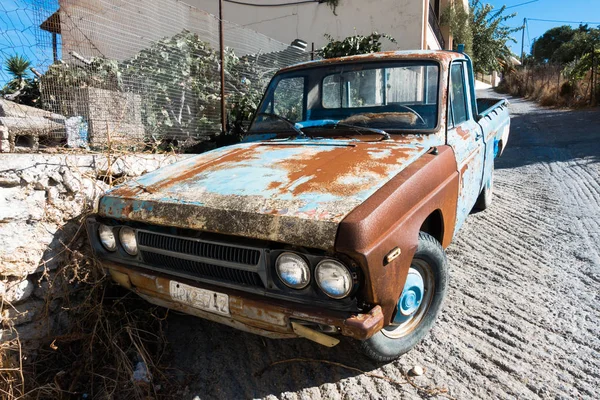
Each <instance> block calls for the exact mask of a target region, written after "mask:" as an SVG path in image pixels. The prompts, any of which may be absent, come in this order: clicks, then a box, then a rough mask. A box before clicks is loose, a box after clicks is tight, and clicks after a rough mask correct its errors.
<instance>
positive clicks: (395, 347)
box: [360, 232, 448, 361]
mask: <svg viewBox="0 0 600 400" xmlns="http://www.w3.org/2000/svg"><path fill="white" fill-rule="evenodd" d="M447 282H448V267H447V261H446V254H445V252H444V249H443V248H442V246H441V245H440V243H439V242H438V241H437V240H435V238H433V237H432V236H431V235H429V234H427V233H424V232H420V233H419V246H418V248H417V251H416V253H415V256H414V258H413V261H412V263H411V266H410V269H409V272H408V276H407V278H406V283H405V284H404V288H403V290H402V294H401V295H400V298H399V299H398V303H397V307H396V313H395V316H394V318H393V320H392V324H390V325H389V326H387V327H385V328H383V329H382V330H381V331H379V332H377V333H376V334H375V335H373V336H372V337H371V338H369V339H367V340H364V341H362V342H361V343H360V347H361V350H362V351H363V352H364V353H365V354H366V355H367V356H369V357H370V358H372V359H373V360H376V361H390V360H393V359H395V358H397V357H399V356H400V355H402V354H404V353H406V352H408V351H409V350H410V349H412V348H413V347H414V346H415V345H416V344H417V343H419V342H420V341H421V339H423V338H424V337H425V335H426V334H427V333H428V332H429V330H430V329H431V327H432V326H433V323H434V322H435V319H436V317H437V314H438V313H439V311H440V309H441V307H442V302H443V299H444V297H445V295H446V288H447Z"/></svg>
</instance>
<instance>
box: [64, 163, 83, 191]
mask: <svg viewBox="0 0 600 400" xmlns="http://www.w3.org/2000/svg"><path fill="white" fill-rule="evenodd" d="M60 174H61V175H62V179H63V182H62V183H63V185H65V188H67V190H68V191H69V192H71V193H77V192H79V189H80V183H79V181H78V180H77V179H76V178H75V176H73V173H72V172H71V170H70V169H69V168H67V167H62V168H61V169H60Z"/></svg>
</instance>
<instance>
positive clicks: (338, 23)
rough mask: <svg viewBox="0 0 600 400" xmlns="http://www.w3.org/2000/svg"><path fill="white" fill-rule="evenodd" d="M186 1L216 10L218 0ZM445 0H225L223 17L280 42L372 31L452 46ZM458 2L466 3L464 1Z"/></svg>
mask: <svg viewBox="0 0 600 400" xmlns="http://www.w3.org/2000/svg"><path fill="white" fill-rule="evenodd" d="M187 1H188V2H189V3H190V4H191V5H193V6H194V7H197V8H199V9H202V10H206V11H208V12H209V13H211V14H215V15H218V11H219V0H187ZM450 1H451V0H340V1H339V5H338V6H337V9H336V11H335V14H334V12H333V10H332V9H331V7H330V6H329V5H328V4H327V3H326V2H325V1H323V0H315V1H313V2H310V1H308V2H307V1H299V0H292V1H289V0H288V1H282V0H242V1H228V0H224V5H223V18H224V19H226V20H228V21H231V22H234V23H236V24H239V25H241V26H244V27H247V28H250V29H252V30H255V31H257V32H260V33H263V34H265V35H266V36H269V37H272V38H274V39H276V40H279V41H281V42H284V43H291V42H292V41H293V40H294V39H302V40H304V41H306V42H308V43H309V46H310V45H311V43H314V44H315V47H316V48H319V47H322V46H323V45H324V44H325V43H326V42H327V40H326V39H325V36H324V35H325V34H329V35H331V36H333V37H334V38H336V39H343V38H345V37H348V36H351V35H355V34H363V35H369V34H370V33H372V32H374V31H377V32H380V33H386V34H388V35H390V36H392V37H394V38H396V39H397V40H398V45H397V46H396V45H393V46H392V45H390V44H387V46H388V47H393V48H397V47H400V49H402V50H413V49H431V50H439V49H449V48H451V47H452V38H451V36H450V35H449V32H448V29H444V28H441V27H440V14H441V13H442V12H443V10H444V8H445V7H447V6H448V3H450ZM458 1H459V2H460V3H462V4H463V5H464V7H465V8H466V7H468V0H458ZM282 3H283V4H290V5H281V4H282ZM293 3H297V4H293ZM277 4H279V5H277ZM336 14H337V15H336Z"/></svg>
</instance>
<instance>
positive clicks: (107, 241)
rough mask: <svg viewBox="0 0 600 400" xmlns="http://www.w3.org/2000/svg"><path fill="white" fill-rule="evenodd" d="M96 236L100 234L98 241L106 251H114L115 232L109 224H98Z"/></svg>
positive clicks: (115, 246)
mask: <svg viewBox="0 0 600 400" xmlns="http://www.w3.org/2000/svg"><path fill="white" fill-rule="evenodd" d="M98 236H100V243H102V246H104V248H105V249H106V250H108V251H115V250H116V249H117V240H116V239H115V234H114V233H113V230H112V228H111V227H110V226H106V225H100V226H99V227H98Z"/></svg>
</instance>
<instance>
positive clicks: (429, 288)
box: [381, 259, 435, 339]
mask: <svg viewBox="0 0 600 400" xmlns="http://www.w3.org/2000/svg"><path fill="white" fill-rule="evenodd" d="M434 289H435V280H434V278H433V272H432V271H431V266H430V265H429V263H427V262H426V261H424V260H421V259H414V260H413V262H412V264H411V266H410V269H409V271H408V276H407V277H406V282H405V284H404V288H403V289H402V294H401V295H400V298H399V299H398V303H397V305H396V314H395V316H394V319H393V320H392V323H391V324H390V325H389V326H387V327H385V328H383V329H382V330H381V333H383V334H384V335H385V336H387V337H389V338H392V339H398V338H401V337H404V336H406V335H408V334H409V333H411V332H412V331H413V330H414V329H415V328H416V327H417V326H418V325H419V324H420V323H421V321H422V320H423V317H424V316H425V315H426V314H427V312H428V310H429V307H430V306H431V300H432V299H433V293H434Z"/></svg>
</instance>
